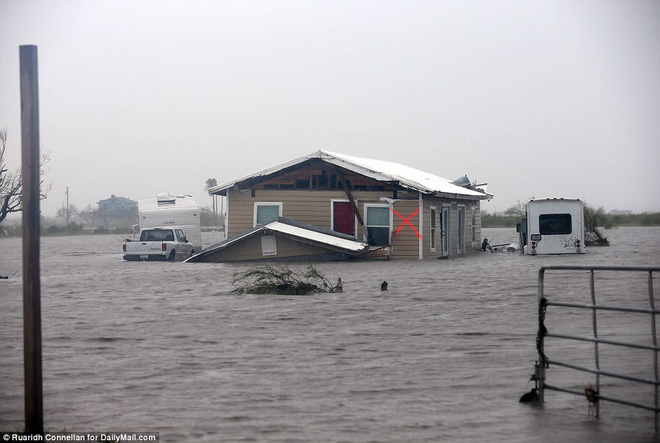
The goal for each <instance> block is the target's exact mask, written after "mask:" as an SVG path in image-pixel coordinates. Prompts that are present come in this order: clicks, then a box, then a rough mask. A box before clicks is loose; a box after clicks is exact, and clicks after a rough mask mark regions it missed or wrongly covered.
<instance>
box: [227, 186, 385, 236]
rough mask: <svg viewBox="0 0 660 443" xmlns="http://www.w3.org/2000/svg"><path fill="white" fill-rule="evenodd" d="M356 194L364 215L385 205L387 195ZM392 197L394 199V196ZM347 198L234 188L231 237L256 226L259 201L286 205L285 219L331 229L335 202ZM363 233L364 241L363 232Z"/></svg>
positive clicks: (230, 203) (331, 193)
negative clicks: (367, 209)
mask: <svg viewBox="0 0 660 443" xmlns="http://www.w3.org/2000/svg"><path fill="white" fill-rule="evenodd" d="M352 194H353V198H354V199H355V200H356V202H357V206H358V208H359V210H360V213H361V214H362V215H364V213H363V205H364V204H365V203H383V202H382V201H380V200H379V198H380V197H382V196H383V195H384V194H383V192H372V191H354V192H352ZM385 195H387V194H385ZM388 196H390V197H391V193H389V195H388ZM347 198H348V197H347V196H346V193H345V192H343V191H341V190H335V191H317V190H315V191H308V190H268V189H256V190H254V192H253V191H251V190H249V189H246V190H240V191H239V190H233V189H232V190H230V192H229V197H228V198H227V218H228V220H227V235H228V237H232V236H234V235H237V234H240V233H242V232H245V231H247V230H248V229H252V228H253V227H254V226H253V225H254V204H255V203H256V202H282V203H283V204H282V217H286V218H290V219H292V220H297V221H300V222H303V223H309V224H312V225H316V226H320V227H322V228H327V229H331V210H332V206H331V201H332V200H347ZM358 230H359V228H358ZM359 234H360V235H359V238H360V239H361V233H359Z"/></svg>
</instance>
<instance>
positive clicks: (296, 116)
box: [0, 0, 660, 215]
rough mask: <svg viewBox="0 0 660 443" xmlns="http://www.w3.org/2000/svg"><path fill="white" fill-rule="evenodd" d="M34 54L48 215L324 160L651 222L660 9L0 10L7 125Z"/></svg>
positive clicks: (164, 3)
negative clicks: (383, 165)
mask: <svg viewBox="0 0 660 443" xmlns="http://www.w3.org/2000/svg"><path fill="white" fill-rule="evenodd" d="M25 44H33V45H37V46H38V48H39V49H38V51H39V87H40V121H41V145H42V147H43V150H47V151H50V152H51V153H52V161H51V163H50V172H49V174H48V176H47V179H48V180H51V181H52V183H53V189H52V191H51V194H50V196H49V197H48V199H47V200H46V201H44V202H42V210H43V212H44V213H45V214H46V215H54V213H55V212H56V211H57V209H59V208H61V207H62V206H63V204H64V201H65V189H66V187H67V186H69V188H70V202H71V203H73V204H75V205H76V206H77V207H78V208H79V209H83V208H84V207H85V206H87V204H92V205H93V206H94V207H96V203H97V202H98V201H99V200H102V199H105V198H108V197H110V195H111V194H115V195H117V196H123V197H129V198H131V199H137V198H142V197H151V196H154V195H156V194H157V193H159V192H175V193H186V194H191V195H192V196H193V197H195V199H196V200H197V201H198V203H200V204H202V205H204V206H210V204H211V199H210V197H209V196H208V195H207V194H206V193H205V191H204V185H205V182H206V180H207V179H208V178H215V179H217V180H218V182H219V183H223V182H226V181H230V180H232V179H235V178H238V177H241V176H243V175H246V174H249V173H252V172H256V171H258V170H261V169H264V168H266V167H270V166H274V165H276V164H279V163H283V162H285V161H288V160H291V159H293V158H296V157H299V156H302V155H305V154H308V153H311V152H314V151H317V150H319V149H326V150H331V151H336V152H341V153H344V154H349V155H354V156H361V157H368V158H378V159H383V160H390V161H395V162H399V163H403V164H406V165H408V166H412V167H416V168H419V169H422V170H425V171H428V172H432V173H435V174H437V175H440V176H442V177H446V178H449V179H454V178H457V177H459V176H462V175H463V174H467V175H468V176H469V177H470V179H471V180H473V181H478V182H488V184H489V186H488V190H489V191H490V192H492V193H494V194H495V198H494V199H493V200H492V201H491V202H490V203H485V204H484V205H483V208H484V209H486V210H487V211H489V212H493V211H502V210H505V209H506V208H508V207H510V206H512V205H514V204H516V202H517V201H518V200H520V201H526V200H527V199H528V198H529V197H532V196H535V197H547V196H564V197H578V198H582V199H584V200H586V201H587V202H588V203H590V204H592V205H594V206H597V207H598V206H604V207H605V209H606V210H611V209H631V210H634V211H636V212H642V211H660V196H659V195H658V191H660V174H659V173H658V168H659V167H660V84H659V83H660V2H658V1H656V0H616V1H608V0H548V1H545V0H539V1H534V0H528V1H523V0H520V1H507V0H501V1H486V0H461V1H442V0H438V1H415V0H406V1H360V0H356V1H339V0H333V1H322V0H321V1H311V2H310V1H288V0H283V1H272V0H268V1H246V0H237V1H211V0H209V1H201V0H186V1H175V0H153V1H149V0H140V1H135V0H129V1H123V0H111V1H110V0H108V1H104V0H98V1H86V0H57V1H32V0H27V1H26V0H20V1H19V0H0V60H2V62H1V63H0V128H6V129H7V130H8V135H9V144H8V158H7V161H8V162H9V163H10V165H11V166H15V167H18V166H20V145H21V144H20V132H21V129H20V98H19V95H20V94H19V92H20V91H19V61H18V53H19V49H18V48H19V46H20V45H25Z"/></svg>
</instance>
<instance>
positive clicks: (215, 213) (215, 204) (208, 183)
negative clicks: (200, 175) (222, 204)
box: [204, 178, 218, 219]
mask: <svg viewBox="0 0 660 443" xmlns="http://www.w3.org/2000/svg"><path fill="white" fill-rule="evenodd" d="M217 185H218V181H217V180H216V179H214V178H209V179H208V180H206V186H205V187H204V190H205V191H206V192H208V193H209V195H210V196H211V199H212V201H213V218H214V219H217V218H218V199H217V198H216V197H217V196H216V195H213V194H211V188H212V187H214V186H217Z"/></svg>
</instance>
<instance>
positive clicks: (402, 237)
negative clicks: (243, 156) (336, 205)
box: [227, 189, 481, 260]
mask: <svg viewBox="0 0 660 443" xmlns="http://www.w3.org/2000/svg"><path fill="white" fill-rule="evenodd" d="M352 195H353V198H354V199H355V201H356V203H357V207H358V209H359V211H360V214H361V215H362V217H365V215H366V214H365V204H387V202H386V201H383V200H381V197H387V198H392V194H391V192H387V191H385V192H383V191H353V192H352ZM347 199H348V198H347V195H346V193H345V192H343V191H342V190H327V191H326V190H280V189H277V190H270V189H256V190H250V189H246V190H240V191H239V190H236V189H232V190H229V192H228V197H227V214H228V216H227V236H228V237H232V236H235V235H237V234H240V233H242V232H245V231H247V230H249V229H251V228H253V227H254V213H255V212H254V211H255V203H282V216H283V217H286V218H289V219H292V220H297V221H300V222H303V223H308V224H312V225H316V226H320V227H323V228H327V229H331V228H332V226H331V222H332V220H331V214H332V201H333V200H338V201H346V200H347ZM419 205H420V201H419V199H418V198H410V199H398V200H395V201H394V202H393V203H392V209H394V210H395V211H397V212H398V213H399V214H400V215H401V217H403V218H401V217H400V216H399V215H397V214H396V213H394V212H393V213H392V218H391V220H392V224H391V236H392V237H391V239H392V253H391V257H392V258H398V259H415V260H417V259H419V258H420V249H419V248H420V241H419V237H418V235H417V233H416V232H415V230H414V229H413V228H412V227H411V226H410V224H408V223H407V222H406V221H405V220H406V219H408V218H410V220H409V223H411V224H412V225H413V226H414V227H415V228H416V229H417V230H418V231H419V232H420V233H421V234H422V236H423V237H422V242H421V243H422V258H423V259H437V258H440V257H442V235H441V232H442V223H441V215H442V208H443V206H447V205H449V207H450V208H451V210H450V228H449V256H450V257H455V256H457V255H458V207H459V205H461V206H464V208H465V220H464V221H465V225H464V233H465V235H464V246H463V253H469V252H472V251H475V250H478V249H479V248H480V247H481V211H480V203H479V202H478V201H470V200H460V201H456V200H449V199H444V198H439V197H433V196H428V195H424V196H423V198H422V207H421V208H420V206H419ZM432 206H434V207H435V208H436V233H435V235H436V248H435V251H431V222H430V215H431V207H432ZM473 208H474V209H475V222H476V229H475V236H476V237H475V241H472V209H473ZM418 209H420V211H419V212H418V213H417V214H416V215H415V216H413V217H411V216H412V214H414V213H415V211H417V210H418ZM420 217H421V229H420ZM365 222H366V220H365ZM402 225H404V226H403V227H401V226H402ZM400 227H401V229H400V231H399V232H398V233H397V232H396V231H397V229H399V228H400ZM356 237H357V238H358V239H359V240H364V236H363V233H362V229H361V227H360V226H359V224H357V226H356Z"/></svg>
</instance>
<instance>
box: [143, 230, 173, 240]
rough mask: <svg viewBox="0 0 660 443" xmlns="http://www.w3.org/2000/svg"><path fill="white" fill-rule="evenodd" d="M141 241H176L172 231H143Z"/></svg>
mask: <svg viewBox="0 0 660 443" xmlns="http://www.w3.org/2000/svg"><path fill="white" fill-rule="evenodd" d="M140 241H174V234H172V231H160V230H149V231H142V234H140Z"/></svg>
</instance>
